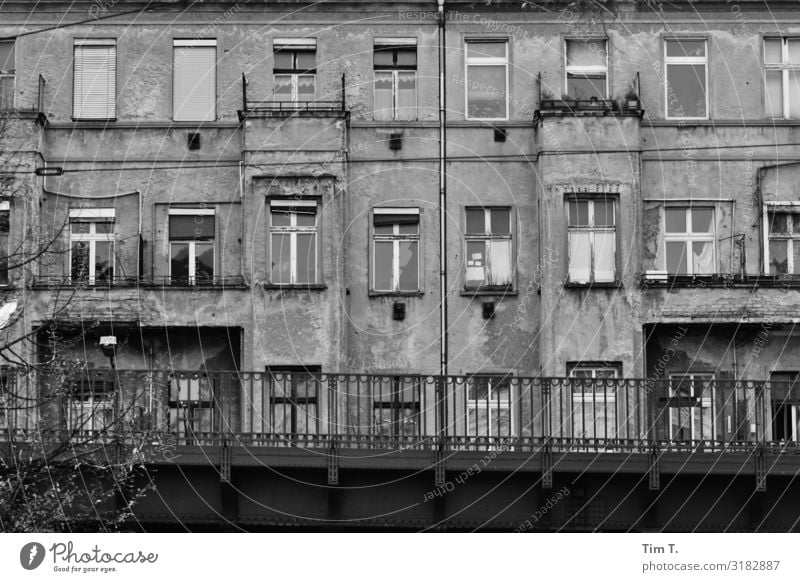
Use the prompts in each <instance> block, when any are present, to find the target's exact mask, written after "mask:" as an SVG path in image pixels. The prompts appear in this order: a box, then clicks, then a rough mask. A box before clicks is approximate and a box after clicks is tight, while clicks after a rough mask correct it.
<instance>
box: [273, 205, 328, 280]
mask: <svg viewBox="0 0 800 582" xmlns="http://www.w3.org/2000/svg"><path fill="white" fill-rule="evenodd" d="M318 218H319V215H318V213H317V202H316V201H314V200H272V201H271V202H270V227H269V230H270V258H271V263H272V265H271V269H270V282H271V283H272V284H273V285H307V284H314V283H317V273H318V264H317V243H318V241H317V228H318Z"/></svg>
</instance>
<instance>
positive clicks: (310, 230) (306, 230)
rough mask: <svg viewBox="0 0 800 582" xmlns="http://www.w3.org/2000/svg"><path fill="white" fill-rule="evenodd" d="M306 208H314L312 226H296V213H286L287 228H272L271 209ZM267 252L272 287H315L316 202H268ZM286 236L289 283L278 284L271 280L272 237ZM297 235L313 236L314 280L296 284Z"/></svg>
mask: <svg viewBox="0 0 800 582" xmlns="http://www.w3.org/2000/svg"><path fill="white" fill-rule="evenodd" d="M296 207H306V208H314V209H315V210H316V212H315V214H314V216H315V220H314V226H297V213H296V212H288V213H287V214H289V222H290V224H289V226H274V225H273V224H272V209H273V208H296ZM269 209H270V212H269V235H270V236H269V245H270V246H269V250H270V254H269V256H270V265H269V279H270V283H271V284H273V285H280V286H291V285H317V284H319V280H320V273H319V259H320V257H319V255H320V248H319V244H320V233H319V225H320V222H319V221H320V207H319V204H318V203H317V201H316V200H270V203H269ZM278 233H280V234H288V235H289V244H290V251H289V255H290V263H289V283H286V282H281V283H278V282H276V281H273V280H272V262H273V260H272V259H273V257H274V256H275V255H274V252H275V250H274V249H273V248H272V235H273V234H278ZM298 234H313V235H314V243H313V244H314V280H313V281H307V282H302V283H298V282H297V235H298Z"/></svg>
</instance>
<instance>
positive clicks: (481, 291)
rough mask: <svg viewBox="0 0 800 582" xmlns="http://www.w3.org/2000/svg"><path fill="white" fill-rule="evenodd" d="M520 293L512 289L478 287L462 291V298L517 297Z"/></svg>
mask: <svg viewBox="0 0 800 582" xmlns="http://www.w3.org/2000/svg"><path fill="white" fill-rule="evenodd" d="M518 294H519V293H518V292H517V290H516V289H514V288H512V287H476V288H474V289H471V288H463V289H461V293H460V295H461V296H462V297H516V296H517V295H518Z"/></svg>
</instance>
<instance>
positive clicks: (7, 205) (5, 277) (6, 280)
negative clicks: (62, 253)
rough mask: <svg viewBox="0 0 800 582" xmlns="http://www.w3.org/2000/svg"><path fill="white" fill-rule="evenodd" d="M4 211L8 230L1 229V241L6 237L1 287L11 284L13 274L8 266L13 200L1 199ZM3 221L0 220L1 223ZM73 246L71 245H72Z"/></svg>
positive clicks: (0, 269) (0, 253)
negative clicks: (6, 215) (6, 216)
mask: <svg viewBox="0 0 800 582" xmlns="http://www.w3.org/2000/svg"><path fill="white" fill-rule="evenodd" d="M3 213H7V214H8V232H5V233H4V232H2V230H0V243H2V241H3V236H5V237H6V241H5V244H0V288H1V287H8V286H9V285H11V274H10V269H9V266H8V260H9V257H10V255H11V201H10V200H0V215H2V214H3ZM1 223H2V221H0V224H1ZM70 248H71V247H70Z"/></svg>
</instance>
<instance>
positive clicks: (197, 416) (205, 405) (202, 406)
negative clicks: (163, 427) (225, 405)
mask: <svg viewBox="0 0 800 582" xmlns="http://www.w3.org/2000/svg"><path fill="white" fill-rule="evenodd" d="M181 381H184V382H186V383H187V384H184V385H182V384H181ZM193 381H196V382H197V390H196V395H197V398H191V396H192V392H193V390H192V384H191V383H192V382H193ZM203 383H206V384H207V390H208V398H203V397H202V396H203ZM183 387H185V388H186V390H185V391H184V390H182V388H183ZM182 392H185V394H186V396H187V398H181V393H182ZM173 396H174V398H173ZM219 396H220V391H219V387H218V386H217V382H215V381H214V377H213V376H209V374H208V373H198V374H197V377H196V378H195V377H193V376H183V375H181V374H177V373H175V374H170V375H169V380H168V384H167V427H168V428H169V429H170V430H173V429H172V421H173V415H174V421H175V429H174V430H175V432H176V433H177V434H178V435H179V436H180V437H182V438H186V439H188V441H189V442H188V444H192V443H194V442H195V440H196V436H197V435H198V434H202V433H204V432H206V431H204V430H202V429H203V426H202V423H203V421H204V418H203V411H208V428H209V431H211V432H214V431H215V429H216V425H217V423H218V422H219V420H218V415H219V407H218V405H217V403H218V402H219V401H220V400H219ZM181 428H183V431H182V430H181Z"/></svg>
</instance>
